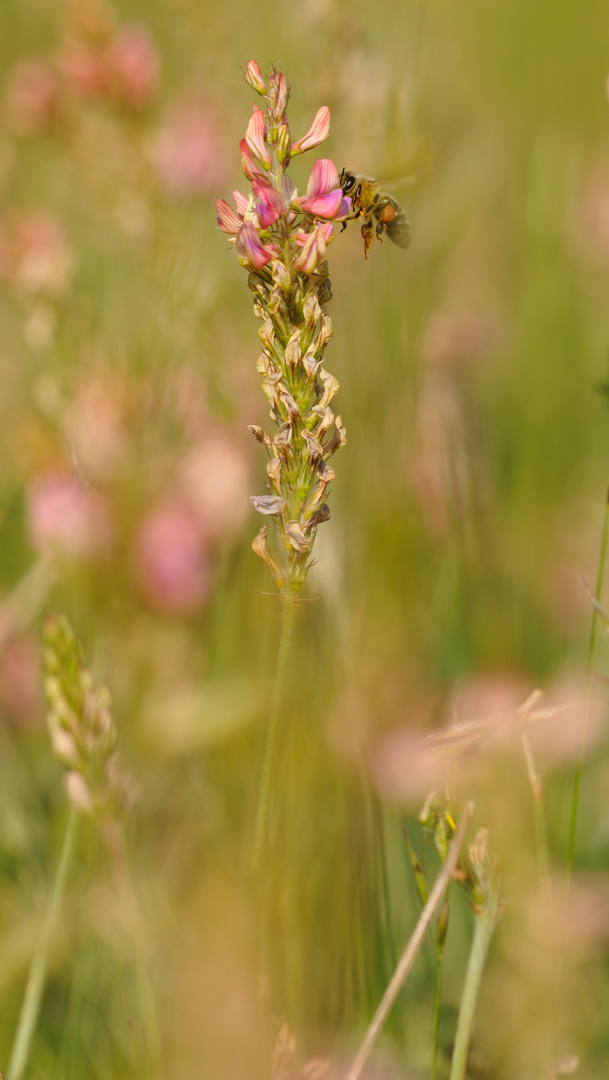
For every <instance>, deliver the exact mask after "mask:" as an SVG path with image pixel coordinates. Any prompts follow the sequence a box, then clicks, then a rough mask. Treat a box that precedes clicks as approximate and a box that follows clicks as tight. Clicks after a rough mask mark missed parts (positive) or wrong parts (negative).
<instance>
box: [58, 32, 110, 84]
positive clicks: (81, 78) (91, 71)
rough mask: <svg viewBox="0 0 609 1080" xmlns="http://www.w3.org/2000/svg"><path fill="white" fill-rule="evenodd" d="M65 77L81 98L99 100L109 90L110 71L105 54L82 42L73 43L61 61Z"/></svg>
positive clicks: (63, 54)
mask: <svg viewBox="0 0 609 1080" xmlns="http://www.w3.org/2000/svg"><path fill="white" fill-rule="evenodd" d="M59 65H60V68H61V71H62V73H63V76H64V78H65V80H66V82H67V83H68V85H69V86H71V88H72V90H74V91H75V93H76V94H78V95H79V96H80V97H83V98H99V97H102V96H103V95H104V94H105V93H106V91H107V89H108V69H107V66H106V64H105V62H104V56H103V53H102V52H100V50H99V49H97V48H94V47H93V46H91V45H87V44H85V43H84V42H81V41H73V42H70V44H69V45H68V46H67V48H66V49H65V51H64V52H63V53H62V55H61V57H60V59H59Z"/></svg>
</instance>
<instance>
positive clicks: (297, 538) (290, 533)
mask: <svg viewBox="0 0 609 1080" xmlns="http://www.w3.org/2000/svg"><path fill="white" fill-rule="evenodd" d="M286 534H287V537H288V539H289V541H290V543H291V545H292V547H293V548H294V550H295V551H298V552H300V553H301V554H302V553H304V552H305V551H308V550H309V548H310V546H311V541H310V540H309V539H308V538H307V537H306V536H305V534H304V533H303V531H302V529H301V528H300V525H299V524H298V522H297V521H288V524H287V528H286Z"/></svg>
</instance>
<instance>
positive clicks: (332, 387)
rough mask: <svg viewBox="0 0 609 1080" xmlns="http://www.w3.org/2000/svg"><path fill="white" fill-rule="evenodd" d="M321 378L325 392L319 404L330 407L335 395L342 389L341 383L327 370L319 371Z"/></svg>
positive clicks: (321, 369)
mask: <svg viewBox="0 0 609 1080" xmlns="http://www.w3.org/2000/svg"><path fill="white" fill-rule="evenodd" d="M319 377H320V379H321V381H322V383H323V387H324V392H323V394H322V396H321V398H320V399H319V402H318V404H319V405H322V406H323V405H329V404H330V402H331V401H332V398H333V397H334V395H335V394H336V393H337V392H338V390H339V389H340V383H339V381H338V379H336V378H335V377H334V375H330V372H329V371H326V369H325V368H320V369H319Z"/></svg>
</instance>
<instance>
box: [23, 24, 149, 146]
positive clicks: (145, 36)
mask: <svg viewBox="0 0 609 1080" xmlns="http://www.w3.org/2000/svg"><path fill="white" fill-rule="evenodd" d="M158 77H159V57H158V53H157V50H156V47H155V45H154V42H153V40H152V38H151V36H150V34H149V33H148V31H147V30H146V29H145V28H144V27H143V26H139V25H136V24H132V25H125V26H122V27H119V28H118V29H117V30H116V31H114V30H112V31H108V32H104V33H103V34H99V35H92V38H91V40H86V39H85V38H84V37H82V36H72V37H70V39H69V40H68V42H67V43H66V45H65V46H64V47H63V50H62V52H61V54H60V56H59V59H58V62H56V61H55V59H54V58H53V59H47V58H46V57H29V58H27V59H25V60H22V61H20V62H19V63H18V64H16V65H15V67H14V68H13V69H12V71H11V73H10V75H9V79H8V83H7V88H6V99H5V100H6V113H7V118H8V121H9V124H10V126H11V127H12V128H13V130H14V131H16V132H17V133H18V134H21V135H38V134H40V133H42V132H44V131H45V130H46V129H47V128H48V127H49V126H50V125H51V124H52V123H53V122H54V121H55V120H56V119H57V117H58V116H60V115H61V113H62V109H63V105H64V98H65V96H66V93H67V94H70V93H72V94H76V95H77V96H78V97H80V98H84V99H102V98H105V99H107V100H109V101H111V102H112V103H113V104H116V105H118V106H120V107H122V108H124V109H126V110H127V111H129V112H141V110H142V109H144V108H146V107H147V106H148V105H149V104H150V102H151V100H152V98H153V96H154V93H155V91H156V88H157V84H158Z"/></svg>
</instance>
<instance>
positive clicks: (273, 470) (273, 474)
mask: <svg viewBox="0 0 609 1080" xmlns="http://www.w3.org/2000/svg"><path fill="white" fill-rule="evenodd" d="M266 474H267V476H268V478H269V480H270V481H271V483H272V485H273V487H274V488H275V491H276V492H277V493H279V492H280V488H281V459H280V458H278V457H274V458H271V460H270V461H268V462H267V466H266Z"/></svg>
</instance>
